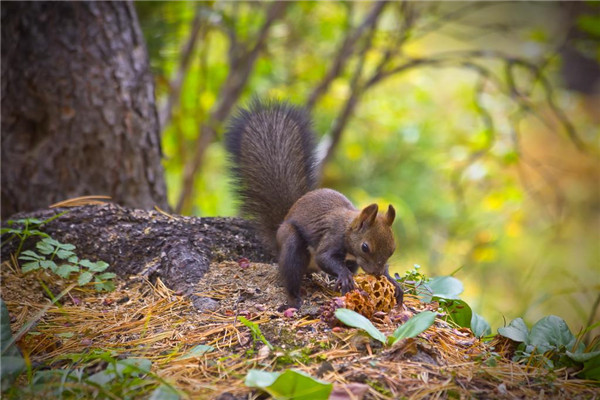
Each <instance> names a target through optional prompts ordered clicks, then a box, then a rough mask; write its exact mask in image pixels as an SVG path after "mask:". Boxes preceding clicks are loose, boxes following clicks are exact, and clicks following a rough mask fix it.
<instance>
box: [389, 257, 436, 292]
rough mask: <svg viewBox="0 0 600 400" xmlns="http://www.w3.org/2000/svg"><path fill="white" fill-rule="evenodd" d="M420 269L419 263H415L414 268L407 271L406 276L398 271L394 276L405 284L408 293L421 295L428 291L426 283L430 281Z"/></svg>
mask: <svg viewBox="0 0 600 400" xmlns="http://www.w3.org/2000/svg"><path fill="white" fill-rule="evenodd" d="M420 269H421V266H420V265H419V264H414V265H413V269H412V270H409V271H406V273H405V274H404V276H402V277H401V276H400V275H398V274H397V273H396V274H395V275H394V278H395V279H396V280H397V281H398V282H401V283H402V284H403V286H404V290H405V291H406V293H410V294H414V295H416V296H420V295H422V294H424V293H425V292H426V291H427V287H426V284H427V282H429V278H427V277H426V276H425V274H423V273H421V271H419V270H420Z"/></svg>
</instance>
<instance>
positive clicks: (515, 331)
mask: <svg viewBox="0 0 600 400" xmlns="http://www.w3.org/2000/svg"><path fill="white" fill-rule="evenodd" d="M498 333H499V334H500V335H502V336H504V337H506V338H509V339H510V340H514V341H515V342H522V343H525V344H527V343H528V338H529V329H527V325H525V321H523V318H517V319H513V320H512V321H511V323H510V324H508V326H505V327H502V328H498Z"/></svg>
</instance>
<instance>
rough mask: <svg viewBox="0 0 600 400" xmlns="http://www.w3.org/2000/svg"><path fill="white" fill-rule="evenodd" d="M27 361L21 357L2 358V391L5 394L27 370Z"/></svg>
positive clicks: (0, 387)
mask: <svg viewBox="0 0 600 400" xmlns="http://www.w3.org/2000/svg"><path fill="white" fill-rule="evenodd" d="M25 367H26V364H25V360H24V359H23V357H21V356H1V357H0V390H1V391H2V392H4V391H5V390H6V389H8V388H9V387H10V386H11V385H12V384H13V382H14V381H15V380H16V379H17V378H18V377H19V375H21V372H23V371H24V370H25Z"/></svg>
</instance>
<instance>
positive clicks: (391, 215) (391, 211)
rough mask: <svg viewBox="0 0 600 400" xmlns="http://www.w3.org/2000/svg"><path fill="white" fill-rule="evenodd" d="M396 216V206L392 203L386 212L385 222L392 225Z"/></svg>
mask: <svg viewBox="0 0 600 400" xmlns="http://www.w3.org/2000/svg"><path fill="white" fill-rule="evenodd" d="M395 218H396V210H394V206H392V205H391V204H390V205H389V206H388V210H387V213H385V223H386V224H388V225H389V226H392V223H393V222H394V219H395Z"/></svg>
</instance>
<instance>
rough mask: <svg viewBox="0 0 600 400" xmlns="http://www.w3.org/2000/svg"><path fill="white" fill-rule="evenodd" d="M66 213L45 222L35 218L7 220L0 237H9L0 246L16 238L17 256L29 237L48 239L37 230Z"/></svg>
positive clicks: (0, 230)
mask: <svg viewBox="0 0 600 400" xmlns="http://www.w3.org/2000/svg"><path fill="white" fill-rule="evenodd" d="M67 212H68V211H64V212H61V213H60V214H56V215H54V216H52V217H50V218H48V219H46V220H42V219H37V218H23V219H17V220H12V219H9V220H8V221H6V225H7V226H8V227H6V228H2V229H0V235H5V234H8V235H10V236H9V237H8V238H7V239H6V240H4V241H3V242H2V246H4V245H5V244H6V243H8V242H10V241H12V240H13V239H15V238H18V239H19V245H18V246H17V251H16V252H15V256H19V254H20V253H21V249H22V248H23V243H25V241H26V240H27V239H29V238H30V237H33V236H39V237H43V238H49V237H50V235H48V234H47V233H45V232H42V231H40V230H39V228H40V227H42V226H43V225H45V224H47V223H48V222H51V221H53V220H55V219H57V218H58V217H60V216H61V215H64V214H66V213H67ZM18 226H22V228H19V227H18Z"/></svg>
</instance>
